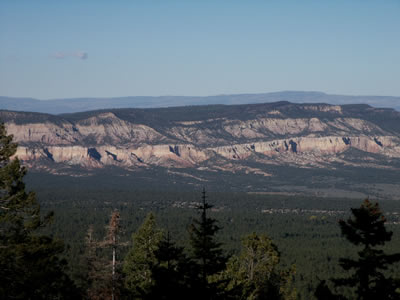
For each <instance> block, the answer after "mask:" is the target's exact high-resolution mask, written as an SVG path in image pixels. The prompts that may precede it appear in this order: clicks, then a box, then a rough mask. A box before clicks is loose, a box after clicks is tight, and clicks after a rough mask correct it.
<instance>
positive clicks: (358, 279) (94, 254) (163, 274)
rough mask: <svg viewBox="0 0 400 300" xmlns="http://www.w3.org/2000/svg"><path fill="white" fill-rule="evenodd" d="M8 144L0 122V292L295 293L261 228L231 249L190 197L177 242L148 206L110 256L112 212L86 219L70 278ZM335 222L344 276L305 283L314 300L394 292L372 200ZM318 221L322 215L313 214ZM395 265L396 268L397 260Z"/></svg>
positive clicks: (94, 295) (129, 295)
mask: <svg viewBox="0 0 400 300" xmlns="http://www.w3.org/2000/svg"><path fill="white" fill-rule="evenodd" d="M16 147H17V145H16V144H15V143H13V142H12V137H11V136H8V135H7V134H6V131H5V129H4V126H0V166H1V169H0V191H1V193H0V194H1V195H0V196H1V197H0V282H1V285H0V299H107V298H110V299H111V298H114V299H135V298H136V299H188V298H194V299H296V298H298V297H299V295H298V294H297V292H296V289H295V288H294V282H293V278H294V274H295V267H294V266H287V265H282V263H281V260H280V257H281V256H280V253H279V251H278V248H277V246H276V245H275V244H274V242H273V241H272V240H271V239H270V238H269V237H268V236H267V235H265V234H263V233H252V234H250V235H247V236H245V237H243V238H242V247H241V250H240V251H239V253H237V254H236V255H232V254H231V253H228V252H227V251H225V250H224V247H223V244H222V243H221V242H220V240H219V238H218V237H217V233H218V232H219V230H220V229H221V228H220V227H219V223H218V222H217V220H216V219H215V218H212V217H210V214H209V212H210V210H211V209H212V206H211V205H210V204H209V203H208V202H207V201H206V195H205V191H203V197H202V202H200V203H198V204H196V205H195V206H196V208H197V210H198V211H199V214H198V216H197V217H196V218H194V219H192V222H191V223H190V226H189V229H188V231H189V239H188V241H187V243H184V245H185V246H180V245H178V244H177V243H176V236H174V235H173V234H171V233H170V232H169V230H168V229H167V230H165V229H164V230H163V229H161V228H159V227H158V226H157V224H156V220H155V217H154V215H153V214H149V215H147V217H146V218H145V220H144V222H143V223H142V225H141V226H140V227H139V229H138V230H137V231H136V232H135V233H134V234H133V238H132V241H131V243H130V244H129V248H130V249H129V250H128V251H127V254H126V255H125V256H124V259H123V260H122V261H121V263H119V264H118V262H117V257H116V254H117V253H118V247H120V246H124V245H122V244H123V243H124V242H122V241H120V240H119V238H118V237H119V235H120V233H121V231H122V230H123V228H121V227H120V223H119V213H118V212H117V211H116V212H113V214H112V217H111V218H110V220H109V225H108V227H107V230H106V231H105V232H104V234H103V237H102V238H99V237H95V236H94V234H93V229H92V228H89V231H88V232H87V236H86V247H85V248H84V250H83V252H84V253H82V255H81V256H80V262H79V265H80V267H81V269H82V270H81V272H80V276H82V278H81V279H80V282H81V283H84V284H76V281H75V282H74V280H72V279H71V277H70V272H68V264H67V261H66V260H65V259H63V258H62V257H63V254H64V252H63V251H64V246H63V243H62V241H60V240H57V239H54V238H53V237H52V236H51V235H49V234H47V233H46V227H47V226H48V224H49V223H50V222H51V220H52V218H53V215H52V214H51V213H50V214H47V215H46V216H43V215H41V211H40V206H39V205H38V203H37V201H36V197H35V194H34V193H32V192H30V193H28V192H26V190H25V184H24V181H23V179H24V176H25V174H26V169H25V168H24V167H21V165H20V162H19V161H18V159H11V157H12V156H13V154H14V153H15V151H16ZM352 214H353V216H352V217H351V218H350V219H348V220H347V221H341V222H340V229H341V232H342V235H343V236H344V237H345V238H346V239H348V240H349V241H350V242H351V243H353V244H354V245H356V246H357V250H359V251H358V253H357V254H356V255H354V256H351V255H350V256H348V257H344V258H342V259H341V260H340V267H342V268H343V269H344V271H345V273H348V274H346V276H343V277H338V278H332V279H331V280H325V281H324V280H322V281H320V282H319V284H318V285H315V286H314V287H312V292H313V294H315V296H316V297H317V298H318V299H377V298H378V297H379V298H381V299H398V298H399V295H400V293H399V292H400V291H399V281H398V280H396V279H394V278H393V276H391V275H390V274H392V273H393V270H392V272H390V269H391V268H393V267H395V266H396V265H395V263H396V262H398V261H399V260H400V255H399V254H386V253H385V252H384V251H383V250H382V248H381V247H382V246H383V245H384V244H385V243H386V242H388V241H390V240H391V238H392V233H391V232H390V231H388V230H387V229H386V227H385V222H386V219H385V218H384V217H383V215H382V213H381V211H380V208H379V206H378V205H377V204H372V203H370V202H369V201H365V202H364V203H363V204H362V205H361V207H360V208H358V209H353V210H352ZM321 222H323V221H322V219H321ZM397 270H398V269H397Z"/></svg>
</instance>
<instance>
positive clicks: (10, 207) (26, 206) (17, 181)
mask: <svg viewBox="0 0 400 300" xmlns="http://www.w3.org/2000/svg"><path fill="white" fill-rule="evenodd" d="M16 149H17V144H15V143H13V142H12V136H10V135H7V132H6V129H5V126H4V124H0V282H1V284H0V299H79V297H80V296H79V294H78V292H77V289H76V288H75V285H74V283H73V282H72V281H71V280H70V279H69V277H68V276H67V275H66V273H65V270H66V267H67V264H66V261H65V260H62V259H60V258H59V256H60V254H62V252H63V251H64V246H63V243H62V242H61V241H57V240H54V239H53V238H51V237H50V236H46V235H43V234H41V233H40V229H41V228H42V227H44V226H46V225H47V224H48V222H49V221H50V220H51V217H52V214H49V215H47V216H46V217H45V218H42V217H41V216H40V206H39V204H38V203H37V201H36V197H35V194H34V193H33V192H29V193H27V192H26V191H25V184H24V181H23V178H24V176H25V174H26V168H25V167H22V166H21V164H20V161H19V160H18V158H12V156H13V155H14V154H15V152H16Z"/></svg>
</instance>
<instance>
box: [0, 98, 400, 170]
mask: <svg viewBox="0 0 400 300" xmlns="http://www.w3.org/2000/svg"><path fill="white" fill-rule="evenodd" d="M357 108H358V110H357ZM0 118H1V119H2V120H3V121H4V122H5V123H6V126H7V130H8V132H9V133H10V134H13V135H14V139H15V141H16V142H18V143H19V148H18V150H17V153H16V155H17V156H18V157H19V158H20V159H21V160H22V161H24V162H26V163H29V164H30V165H32V166H33V167H35V166H40V165H42V164H54V165H63V166H80V167H83V168H90V169H95V168H103V167H105V166H117V167H121V168H125V169H130V170H135V169H138V168H151V167H155V166H157V167H164V168H171V167H172V168H197V169H201V168H204V166H207V168H211V169H212V168H215V170H217V169H221V168H224V169H226V170H233V168H231V167H227V166H231V163H232V162H237V163H240V164H241V165H240V168H246V164H248V163H251V162H257V163H260V162H262V163H263V164H264V166H265V170H267V169H268V165H269V164H275V165H276V164H291V165H297V166H304V165H307V164H312V160H310V157H311V156H312V157H313V158H315V159H314V160H315V161H317V160H319V161H327V162H329V161H338V159H339V157H340V159H341V161H343V157H344V158H346V153H347V151H349V150H350V149H356V150H357V151H361V152H363V153H364V154H366V155H368V154H371V155H375V156H376V155H378V156H379V157H381V158H382V159H383V160H385V159H389V158H390V159H398V158H400V114H399V113H397V112H395V111H388V110H382V109H373V108H371V107H369V106H364V105H363V106H359V107H355V106H333V105H326V104H318V105H315V104H312V105H311V104H310V105H307V104H291V103H288V102H280V103H269V104H257V105H238V106H226V107H224V106H216V107H213V106H206V107H202V106H200V107H182V108H170V109H168V108H166V109H159V110H152V109H149V110H143V109H142V110H139V109H115V110H109V111H98V112H87V113H77V114H71V115H60V116H53V115H45V114H35V113H23V112H9V111H0ZM352 163H353V164H354V162H352ZM324 167H326V165H325V166H324ZM261 169H262V168H261ZM254 170H255V168H253V167H250V166H247V171H248V172H253V171H254ZM257 170H258V172H264V171H263V170H260V169H259V168H257Z"/></svg>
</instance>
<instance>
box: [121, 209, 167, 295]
mask: <svg viewBox="0 0 400 300" xmlns="http://www.w3.org/2000/svg"><path fill="white" fill-rule="evenodd" d="M161 239H162V231H161V230H160V229H159V228H157V225H156V220H155V217H154V215H153V214H152V213H149V214H148V215H147V217H146V219H145V220H144V222H143V224H142V225H141V226H140V228H139V229H138V230H137V231H136V232H135V233H134V234H133V236H132V240H133V246H132V248H131V250H130V251H129V252H128V254H127V255H126V256H125V261H124V265H123V273H124V275H125V287H126V289H127V291H128V292H129V293H131V295H132V297H134V298H138V299H142V298H143V297H144V296H145V295H146V294H147V293H148V292H149V290H150V289H151V287H152V286H153V285H154V280H153V274H152V269H153V267H154V265H156V263H157V258H156V254H155V253H156V251H157V250H158V248H159V244H160V241H161Z"/></svg>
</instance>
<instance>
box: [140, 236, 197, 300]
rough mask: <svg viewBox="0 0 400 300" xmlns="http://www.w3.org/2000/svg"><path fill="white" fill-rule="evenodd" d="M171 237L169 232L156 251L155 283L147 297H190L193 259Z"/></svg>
mask: <svg viewBox="0 0 400 300" xmlns="http://www.w3.org/2000/svg"><path fill="white" fill-rule="evenodd" d="M183 251H184V248H183V247H177V246H176V245H175V244H174V243H173V242H172V241H171V239H170V235H169V232H168V233H167V235H166V236H164V237H163V239H162V240H161V241H160V243H159V246H158V249H157V250H156V251H155V258H156V264H155V265H154V266H153V268H152V277H153V282H154V285H153V286H152V287H151V288H150V291H149V293H148V294H147V295H146V299H160V300H162V299H165V300H167V299H171V300H172V299H190V298H192V291H191V282H190V278H191V277H190V274H191V270H192V269H191V266H192V265H191V261H190V260H189V259H188V258H187V257H186V255H185V253H184V252H183Z"/></svg>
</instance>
